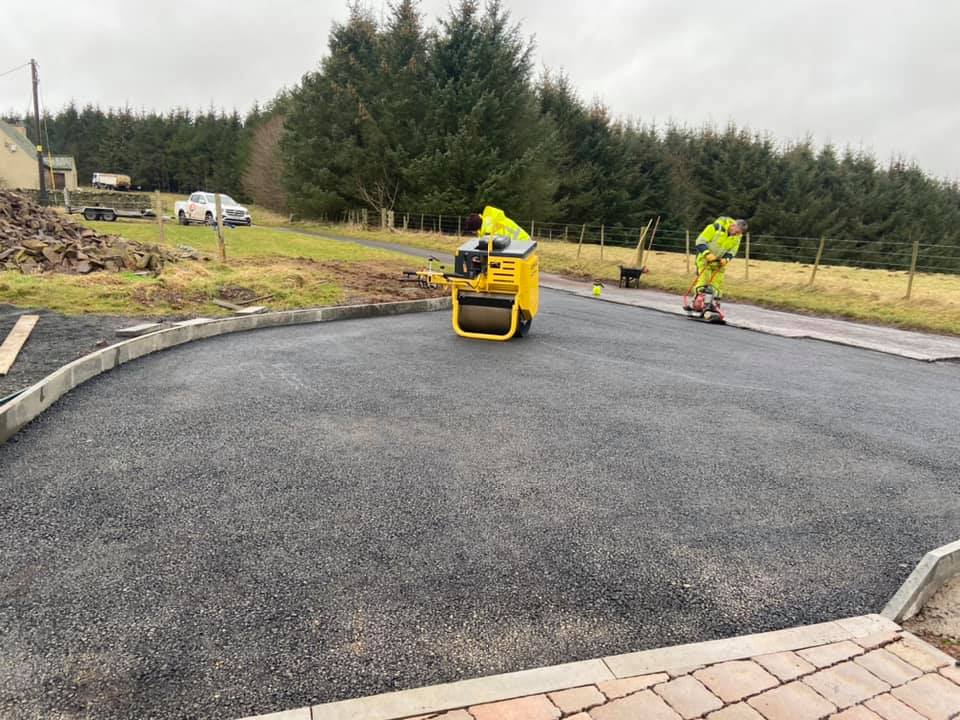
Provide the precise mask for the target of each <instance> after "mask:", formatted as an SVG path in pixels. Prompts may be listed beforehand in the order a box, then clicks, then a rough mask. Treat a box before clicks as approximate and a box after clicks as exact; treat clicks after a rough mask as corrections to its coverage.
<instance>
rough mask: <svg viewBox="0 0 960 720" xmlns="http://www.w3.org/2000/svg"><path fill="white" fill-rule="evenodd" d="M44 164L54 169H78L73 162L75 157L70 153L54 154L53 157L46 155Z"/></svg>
mask: <svg viewBox="0 0 960 720" xmlns="http://www.w3.org/2000/svg"><path fill="white" fill-rule="evenodd" d="M43 164H44V165H45V166H46V167H52V168H53V169H54V170H76V169H77V168H76V166H75V165H74V162H73V157H72V156H70V155H54V156H52V157H45V158H44V159H43Z"/></svg>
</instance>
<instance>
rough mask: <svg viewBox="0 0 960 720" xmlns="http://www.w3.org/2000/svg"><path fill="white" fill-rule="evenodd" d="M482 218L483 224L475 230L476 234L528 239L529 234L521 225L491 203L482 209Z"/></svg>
mask: <svg viewBox="0 0 960 720" xmlns="http://www.w3.org/2000/svg"><path fill="white" fill-rule="evenodd" d="M480 217H482V218H483V225H481V226H480V230H478V231H477V235H479V236H481V237H483V236H484V235H503V236H505V237H508V238H510V239H511V240H529V239H530V235H528V234H527V233H526V232H525V231H524V229H523V228H522V227H520V226H519V225H517V224H516V223H515V222H514V221H513V220H511V219H510V218H508V217H507V216H506V215H505V214H504V212H503V210H500V209H499V208H495V207H493V206H492V205H487V206H486V207H485V208H484V209H483V213H482V214H481V216H480Z"/></svg>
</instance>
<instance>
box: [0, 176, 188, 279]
mask: <svg viewBox="0 0 960 720" xmlns="http://www.w3.org/2000/svg"><path fill="white" fill-rule="evenodd" d="M179 259H180V255H178V254H177V253H175V252H173V251H171V250H169V249H166V248H162V247H159V246H157V245H144V244H143V243H138V242H134V241H131V240H124V239H122V238H119V237H117V236H115V235H101V234H100V233H98V232H97V231H96V230H93V229H91V228H88V227H85V226H83V225H80V224H78V223H75V222H73V221H72V220H70V219H69V218H68V217H66V216H64V215H59V214H57V213H56V212H54V211H53V210H50V209H47V208H43V207H41V206H40V205H37V204H36V203H34V202H33V201H31V200H28V199H27V198H25V197H23V196H22V195H18V194H16V193H12V192H9V191H6V190H0V270H20V272H22V273H37V272H60V273H70V274H86V273H90V272H97V271H101V270H106V271H109V272H118V271H120V270H143V271H153V272H160V269H161V268H162V267H163V264H164V263H165V262H176V261H177V260H179Z"/></svg>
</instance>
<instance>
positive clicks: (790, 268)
mask: <svg viewBox="0 0 960 720" xmlns="http://www.w3.org/2000/svg"><path fill="white" fill-rule="evenodd" d="M329 230H330V231H331V232H334V233H337V234H340V235H347V236H355V237H365V238H372V239H377V240H383V241H385V242H392V243H396V244H403V245H412V246H415V247H421V248H428V249H431V250H440V251H445V252H448V253H453V252H454V251H455V250H456V248H457V247H458V246H459V245H460V244H461V243H462V242H463V238H456V237H450V236H446V235H437V234H431V233H392V232H363V231H360V230H355V229H349V228H345V227H342V226H337V227H335V228H329ZM538 242H539V249H540V264H541V268H542V269H543V271H544V272H549V273H556V274H559V275H567V276H570V277H575V278H583V279H590V280H593V279H600V280H605V281H614V282H616V281H617V280H618V279H619V277H620V269H619V266H620V265H624V266H630V267H635V262H636V251H635V249H634V248H624V247H606V248H604V249H603V258H602V259H601V257H600V247H599V246H598V245H584V246H583V247H582V248H581V249H580V251H579V253H578V250H577V245H576V243H565V242H561V241H549V240H543V239H542V238H538ZM644 264H645V265H646V266H647V267H648V268H649V270H650V272H649V273H648V274H645V275H644V276H643V284H644V285H645V286H647V287H652V288H657V289H660V290H666V291H668V292H673V293H677V294H682V293H683V292H684V291H685V290H686V289H687V287H688V286H689V284H690V281H691V279H692V276H691V275H690V274H689V273H688V272H687V264H686V257H685V255H684V254H683V253H676V252H659V251H657V250H656V248H654V252H653V253H651V254H649V255H648V257H647V258H645V260H644ZM690 267H691V268H693V267H694V263H693V258H692V257H691V258H690ZM749 271H750V278H749V280H747V279H746V278H745V277H744V275H745V263H744V260H743V259H742V258H737V259H736V260H734V261H733V262H732V263H731V264H730V266H729V268H728V270H727V274H726V285H725V288H724V292H725V296H726V298H727V299H728V300H735V301H740V302H748V303H752V304H755V305H761V306H764V307H769V308H775V309H780V310H790V311H792V312H800V313H807V314H813V315H825V316H830V317H838V318H844V319H848V320H859V321H862V322H868V323H874V324H881V325H891V326H894V327H899V328H903V329H912V330H925V331H929V332H936V333H947V334H951V335H960V276H956V275H940V274H933V273H917V274H916V276H915V277H914V283H913V292H912V296H911V299H910V300H906V299H904V295H905V294H906V290H907V273H906V272H896V271H887V270H872V269H864V268H854V267H846V266H831V265H822V266H820V268H819V269H818V270H817V276H816V282H815V284H814V285H813V286H812V287H811V286H810V285H809V281H810V275H811V271H812V266H811V265H807V264H802V263H784V262H771V261H766V260H751V261H750V268H749Z"/></svg>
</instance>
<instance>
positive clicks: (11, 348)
mask: <svg viewBox="0 0 960 720" xmlns="http://www.w3.org/2000/svg"><path fill="white" fill-rule="evenodd" d="M39 319H40V316H39V315H21V316H20V317H19V318H17V322H16V324H15V325H14V326H13V330H11V331H10V334H9V335H7V339H6V340H4V341H3V345H0V375H6V374H7V373H8V372H10V366H12V365H13V361H14V360H16V359H17V355H18V354H19V353H20V348H22V347H23V344H24V343H25V342H26V341H27V338H28V337H30V333H31V332H32V331H33V326H34V325H36V324H37V320H39Z"/></svg>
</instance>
